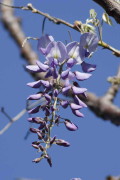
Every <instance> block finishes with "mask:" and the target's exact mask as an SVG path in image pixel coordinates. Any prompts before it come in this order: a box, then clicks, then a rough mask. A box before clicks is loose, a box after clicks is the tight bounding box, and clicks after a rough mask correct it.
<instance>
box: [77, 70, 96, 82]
mask: <svg viewBox="0 0 120 180" xmlns="http://www.w3.org/2000/svg"><path fill="white" fill-rule="evenodd" d="M91 75H92V74H89V73H82V72H79V71H75V76H76V79H77V80H79V81H83V80H86V79H88V78H89V77H90V76H91Z"/></svg>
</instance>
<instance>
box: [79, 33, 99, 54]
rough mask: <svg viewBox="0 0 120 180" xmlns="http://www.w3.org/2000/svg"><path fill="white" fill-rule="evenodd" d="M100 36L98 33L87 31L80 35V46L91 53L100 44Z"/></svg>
mask: <svg viewBox="0 0 120 180" xmlns="http://www.w3.org/2000/svg"><path fill="white" fill-rule="evenodd" d="M98 41H99V39H98V37H97V35H96V34H94V33H91V32H87V33H84V34H82V35H81V37H80V46H82V47H83V48H85V49H88V50H89V53H92V52H94V51H95V50H96V48H97V46H98Z"/></svg>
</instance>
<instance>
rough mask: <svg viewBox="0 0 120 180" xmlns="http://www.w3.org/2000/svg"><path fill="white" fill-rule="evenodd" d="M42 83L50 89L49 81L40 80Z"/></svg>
mask: <svg viewBox="0 0 120 180" xmlns="http://www.w3.org/2000/svg"><path fill="white" fill-rule="evenodd" d="M40 82H41V84H42V85H43V86H44V87H46V88H48V87H50V83H49V81H45V80H40Z"/></svg>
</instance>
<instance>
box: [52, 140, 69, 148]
mask: <svg viewBox="0 0 120 180" xmlns="http://www.w3.org/2000/svg"><path fill="white" fill-rule="evenodd" d="M55 142H56V144H57V145H59V146H64V147H68V146H70V143H69V142H67V141H65V140H63V139H58V140H56V141H55Z"/></svg>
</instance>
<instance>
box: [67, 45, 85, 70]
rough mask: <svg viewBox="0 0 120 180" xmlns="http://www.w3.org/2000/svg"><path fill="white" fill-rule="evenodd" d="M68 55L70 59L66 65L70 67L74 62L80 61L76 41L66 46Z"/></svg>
mask: <svg viewBox="0 0 120 180" xmlns="http://www.w3.org/2000/svg"><path fill="white" fill-rule="evenodd" d="M66 48H67V52H68V56H69V58H70V60H68V62H67V65H68V67H72V66H73V65H74V64H75V63H76V62H79V64H80V63H82V60H81V57H80V55H79V43H78V42H71V43H69V44H67V46H66Z"/></svg>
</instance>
